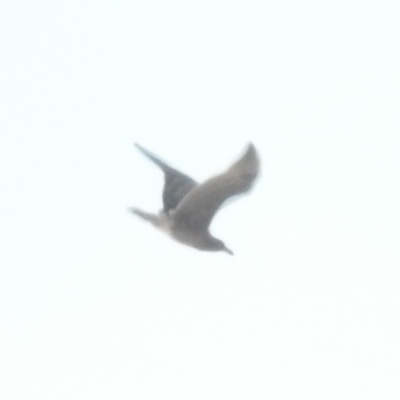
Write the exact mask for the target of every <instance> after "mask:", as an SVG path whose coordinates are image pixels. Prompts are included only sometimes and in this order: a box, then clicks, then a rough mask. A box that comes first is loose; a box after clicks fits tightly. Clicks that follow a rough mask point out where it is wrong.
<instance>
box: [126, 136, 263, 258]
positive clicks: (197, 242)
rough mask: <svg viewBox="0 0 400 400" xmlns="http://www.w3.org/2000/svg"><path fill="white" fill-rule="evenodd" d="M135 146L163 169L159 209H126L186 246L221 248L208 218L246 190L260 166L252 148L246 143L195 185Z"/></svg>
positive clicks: (211, 218)
mask: <svg viewBox="0 0 400 400" xmlns="http://www.w3.org/2000/svg"><path fill="white" fill-rule="evenodd" d="M135 146H136V147H137V148H138V149H139V150H140V151H141V152H142V153H143V154H144V155H145V156H147V157H148V158H149V159H150V160H151V161H153V162H154V163H155V164H156V165H157V166H158V167H159V168H161V170H162V171H163V172H164V190H163V209H162V210H161V211H160V212H159V213H158V214H153V213H148V212H145V211H142V210H140V209H138V208H130V209H129V210H130V211H131V212H132V213H134V214H135V215H137V216H139V217H141V218H143V219H144V220H146V221H149V222H151V223H152V224H153V225H154V226H156V227H157V228H159V229H161V230H163V231H165V232H166V233H168V234H169V235H170V236H171V237H172V238H173V239H175V240H177V241H178V242H180V243H183V244H185V245H187V246H191V247H194V248H196V249H198V250H204V251H224V252H226V253H228V254H230V255H233V252H232V250H230V249H228V248H227V247H226V246H225V243H224V242H223V241H222V240H220V239H217V238H215V237H213V236H212V235H211V234H210V232H209V227H210V224H211V221H212V220H213V218H214V216H215V214H216V213H217V211H218V209H219V208H220V207H221V205H222V204H223V203H224V202H225V201H226V200H228V199H229V198H231V197H233V196H237V195H239V194H243V193H246V192H248V191H249V190H250V189H251V187H252V186H253V184H254V181H255V179H256V178H257V176H258V173H259V169H260V162H259V158H258V156H257V152H256V149H255V147H254V145H253V144H252V143H250V144H249V145H248V147H247V149H246V152H245V153H244V155H243V156H242V157H241V158H240V159H239V160H238V161H236V162H235V163H234V164H233V165H231V167H230V168H228V170H226V171H225V172H224V173H222V174H220V175H217V176H215V177H213V178H210V179H208V180H206V181H205V182H204V183H201V184H198V183H197V182H196V181H195V180H193V179H192V178H190V177H189V176H187V175H185V174H183V173H182V172H180V171H178V170H176V169H175V168H172V167H170V166H169V165H168V164H166V163H165V162H164V161H162V160H161V159H160V158H158V157H157V156H155V155H154V154H153V153H151V152H150V151H148V150H146V149H145V148H143V147H142V146H140V145H139V144H137V143H135Z"/></svg>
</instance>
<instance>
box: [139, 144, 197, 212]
mask: <svg viewBox="0 0 400 400" xmlns="http://www.w3.org/2000/svg"><path fill="white" fill-rule="evenodd" d="M135 146H136V147H137V148H138V149H139V150H140V151H141V152H142V153H143V154H144V155H145V156H147V157H148V158H149V159H150V160H151V161H153V162H154V163H155V164H156V165H157V166H158V167H160V168H161V169H162V171H163V172H164V190H163V196H162V197H163V209H164V212H166V213H167V212H168V211H170V210H173V209H174V208H176V206H177V205H178V203H179V202H180V201H181V200H182V199H183V198H184V197H185V196H186V194H187V193H188V192H190V191H191V190H192V189H193V188H194V187H195V186H196V185H197V182H196V181H195V180H193V179H192V178H190V177H189V176H187V175H185V174H183V173H182V172H179V171H177V170H176V169H175V168H172V167H170V166H169V165H168V164H166V163H165V162H164V161H161V160H160V159H159V158H158V157H157V156H155V155H154V154H152V153H151V152H149V151H148V150H146V149H145V148H143V147H142V146H140V145H139V144H137V143H135Z"/></svg>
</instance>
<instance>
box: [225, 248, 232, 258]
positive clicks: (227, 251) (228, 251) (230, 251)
mask: <svg viewBox="0 0 400 400" xmlns="http://www.w3.org/2000/svg"><path fill="white" fill-rule="evenodd" d="M224 251H225V253H228V254H229V255H231V256H233V251H232V250H229V249H228V248H227V247H225V248H224Z"/></svg>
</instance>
